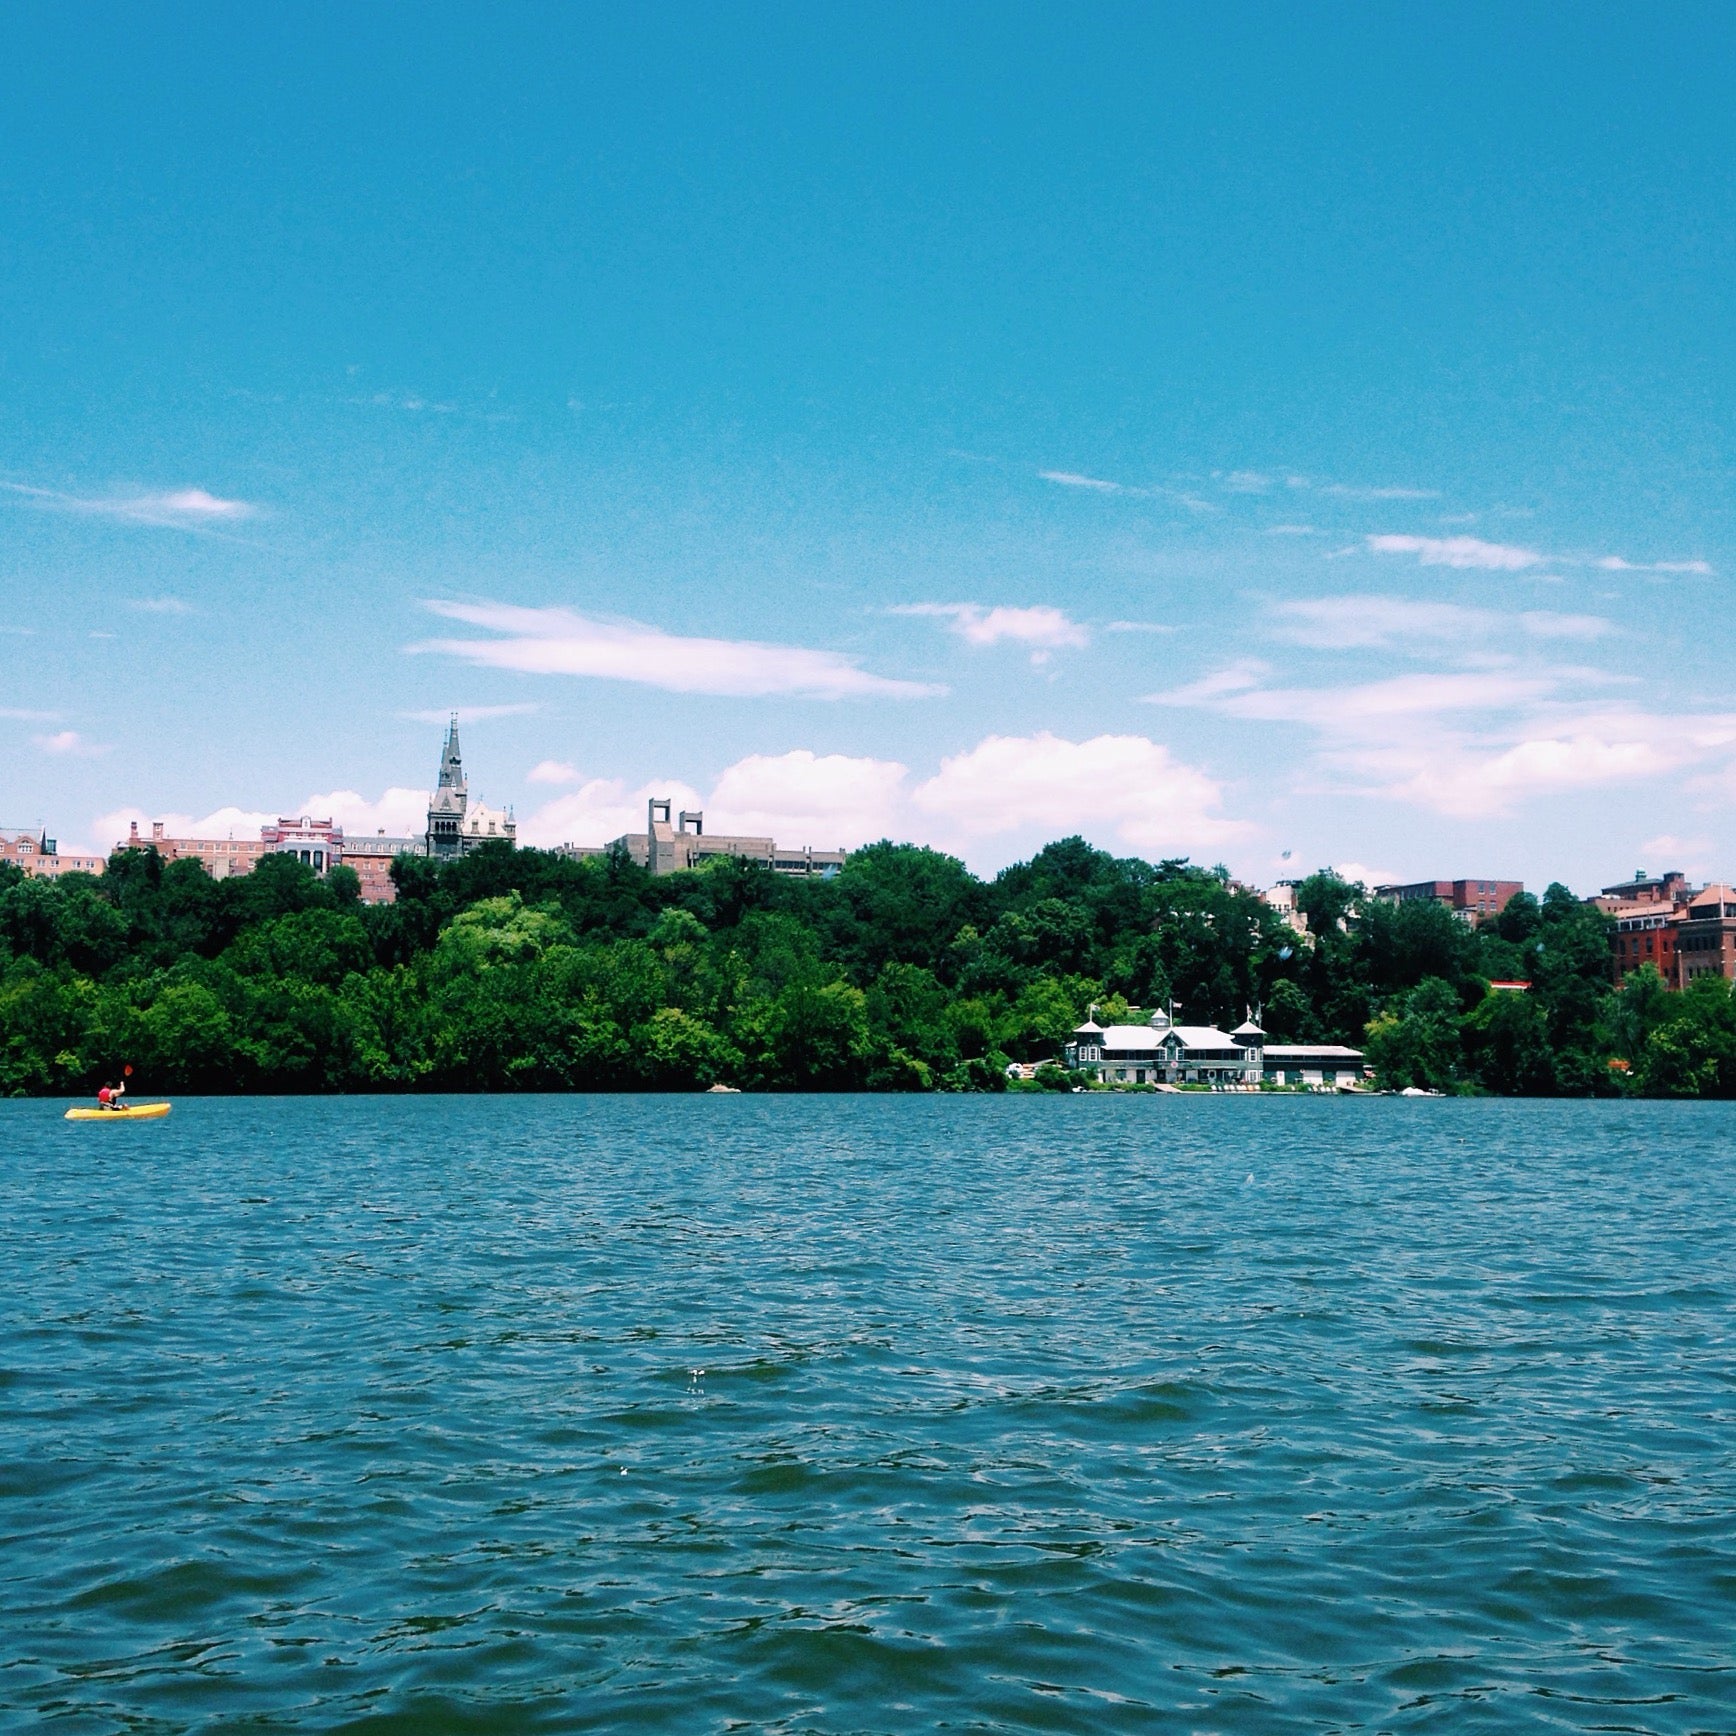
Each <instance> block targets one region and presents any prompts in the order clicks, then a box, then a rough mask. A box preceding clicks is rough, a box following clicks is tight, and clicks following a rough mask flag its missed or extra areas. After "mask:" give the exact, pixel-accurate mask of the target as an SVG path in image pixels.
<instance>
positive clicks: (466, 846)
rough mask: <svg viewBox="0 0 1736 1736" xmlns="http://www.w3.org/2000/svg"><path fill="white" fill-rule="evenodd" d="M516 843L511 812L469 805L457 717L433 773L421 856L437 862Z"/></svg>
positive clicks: (468, 790) (454, 715) (483, 805)
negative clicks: (491, 845) (492, 845)
mask: <svg viewBox="0 0 1736 1736" xmlns="http://www.w3.org/2000/svg"><path fill="white" fill-rule="evenodd" d="M499 841H503V842H505V843H508V844H512V845H516V844H517V843H518V825H517V822H516V821H515V820H514V819H513V817H512V811H511V810H510V809H507V810H505V811H504V812H503V811H502V810H501V809H499V808H490V807H488V806H486V805H485V804H484V803H482V802H472V801H471V799H470V786H469V784H468V783H467V782H466V781H465V777H464V756H463V755H462V754H461V753H460V752H459V748H458V714H457V712H454V713H453V714H452V722H451V724H450V725H449V726H448V727H447V730H446V745H445V747H444V748H442V749H441V752H440V770H439V771H438V772H437V773H436V774H435V780H434V794H433V795H432V796H431V797H430V798H429V802H428V829H427V831H426V833H425V834H424V836H423V850H422V854H423V855H426V856H431V857H433V858H434V860H435V861H437V862H447V861H451V860H452V859H453V858H454V857H458V856H468V855H469V854H470V852H471V851H472V850H475V849H479V848H480V847H481V846H482V845H484V844H487V843H490V842H499Z"/></svg>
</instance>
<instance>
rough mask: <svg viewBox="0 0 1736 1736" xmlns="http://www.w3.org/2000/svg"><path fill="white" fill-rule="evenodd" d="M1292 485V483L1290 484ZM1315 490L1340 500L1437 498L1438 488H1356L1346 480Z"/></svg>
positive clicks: (1438, 496) (1438, 495) (1320, 485)
mask: <svg viewBox="0 0 1736 1736" xmlns="http://www.w3.org/2000/svg"><path fill="white" fill-rule="evenodd" d="M1292 486H1294V484H1292ZM1316 492H1317V493H1320V494H1330V495H1333V496H1335V497H1336V498H1338V499H1340V500H1439V499H1440V498H1441V491H1440V490H1439V489H1438V488H1357V487H1355V486H1354V485H1353V484H1351V483H1346V482H1323V483H1320V484H1318V485H1317V488H1316Z"/></svg>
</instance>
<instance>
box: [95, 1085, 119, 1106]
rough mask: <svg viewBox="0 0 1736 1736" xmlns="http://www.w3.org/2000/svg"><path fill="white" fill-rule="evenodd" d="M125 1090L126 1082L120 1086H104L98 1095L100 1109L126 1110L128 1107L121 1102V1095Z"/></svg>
mask: <svg viewBox="0 0 1736 1736" xmlns="http://www.w3.org/2000/svg"><path fill="white" fill-rule="evenodd" d="M125 1090H126V1085H125V1083H124V1082H123V1083H121V1084H119V1085H105V1086H103V1088H102V1089H101V1090H100V1091H99V1092H97V1094H96V1101H97V1107H98V1108H100V1109H116V1110H119V1109H124V1108H125V1107H126V1105H125V1104H124V1103H122V1102H121V1093H122V1092H123V1091H125Z"/></svg>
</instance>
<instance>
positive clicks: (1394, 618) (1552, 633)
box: [1272, 596, 1614, 651]
mask: <svg viewBox="0 0 1736 1736" xmlns="http://www.w3.org/2000/svg"><path fill="white" fill-rule="evenodd" d="M1272 613H1273V614H1274V615H1275V616H1276V617H1277V625H1276V626H1275V628H1274V629H1273V630H1274V632H1275V634H1276V636H1277V637H1278V638H1280V639H1287V640H1289V641H1290V642H1291V643H1292V644H1295V645H1309V646H1313V647H1315V648H1317V649H1322V650H1336V651H1348V650H1357V649H1363V648H1366V647H1372V646H1382V647H1385V646H1394V645H1405V644H1416V643H1423V644H1436V645H1438V644H1448V645H1460V646H1470V645H1475V644H1477V643H1478V642H1479V641H1491V640H1493V641H1496V642H1500V641H1502V640H1505V639H1508V638H1510V637H1512V636H1515V635H1516V636H1519V637H1525V638H1532V639H1577V640H1589V639H1599V638H1602V637H1603V636H1604V635H1606V634H1608V633H1610V632H1613V631H1614V623H1612V622H1610V621H1607V620H1605V619H1604V618H1603V617H1602V616H1601V615H1558V614H1552V613H1550V612H1549V611H1548V610H1544V609H1528V610H1525V611H1523V612H1521V613H1519V614H1514V615H1503V614H1498V613H1497V612H1496V611H1494V610H1492V609H1467V608H1462V607H1460V606H1459V605H1458V604H1456V603H1423V602H1417V601H1414V600H1413V599H1411V598H1408V597H1386V596H1351V597H1342V596H1341V597H1311V598H1305V599H1299V600H1297V601H1293V602H1285V603H1279V604H1277V605H1276V606H1275V608H1274V609H1273V611H1272Z"/></svg>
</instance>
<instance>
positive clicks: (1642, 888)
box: [1592, 868, 1689, 911]
mask: <svg viewBox="0 0 1736 1736" xmlns="http://www.w3.org/2000/svg"><path fill="white" fill-rule="evenodd" d="M1688 896H1689V892H1688V877H1687V875H1686V874H1684V873H1682V871H1681V870H1680V869H1679V868H1672V869H1671V870H1670V871H1669V873H1667V874H1648V873H1646V871H1645V869H1643V868H1636V869H1635V870H1634V877H1633V879H1631V880H1623V881H1622V882H1621V883H1620V884H1619V885H1616V886H1606V887H1604V889H1603V890H1602V891H1601V892H1600V893H1599V894H1598V895H1597V897H1596V898H1594V899H1593V900H1592V902H1593V903H1594V904H1598V905H1601V906H1602V907H1603V908H1604V909H1606V910H1610V911H1614V910H1616V909H1618V908H1619V907H1620V906H1622V905H1624V904H1663V905H1667V906H1674V905H1677V904H1685V903H1686V902H1687V900H1688Z"/></svg>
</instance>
